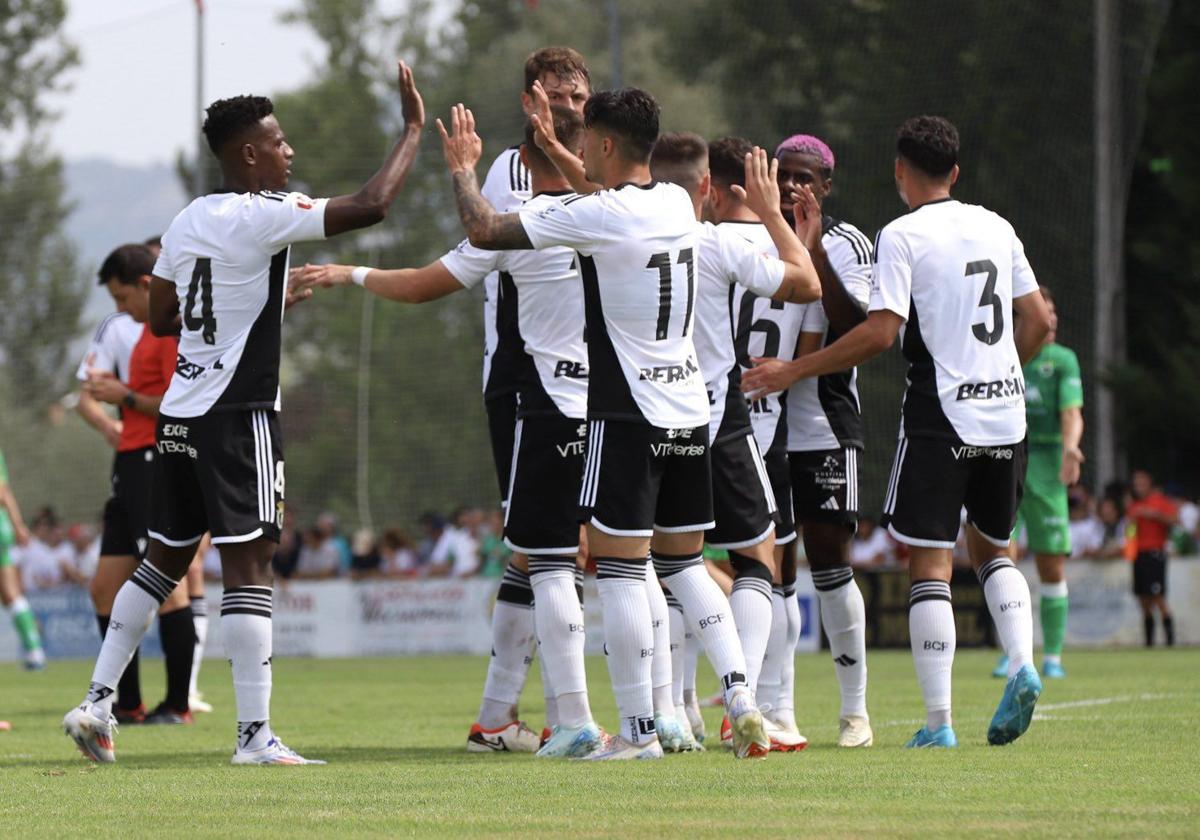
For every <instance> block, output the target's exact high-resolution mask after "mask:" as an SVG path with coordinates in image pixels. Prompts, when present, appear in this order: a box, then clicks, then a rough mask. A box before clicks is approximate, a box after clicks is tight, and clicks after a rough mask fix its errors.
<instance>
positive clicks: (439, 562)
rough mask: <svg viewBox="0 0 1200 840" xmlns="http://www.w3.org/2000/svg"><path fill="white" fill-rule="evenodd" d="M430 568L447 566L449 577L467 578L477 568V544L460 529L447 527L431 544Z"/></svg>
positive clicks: (468, 534)
mask: <svg viewBox="0 0 1200 840" xmlns="http://www.w3.org/2000/svg"><path fill="white" fill-rule="evenodd" d="M429 565H430V566H443V567H445V566H449V567H450V572H449V575H450V576H451V577H467V576H468V575H472V574H474V573H475V571H476V570H477V569H478V568H479V544H478V543H476V542H475V538H474V537H472V536H471V535H470V533H468V532H467V531H464V530H462V529H461V528H455V527H454V526H452V525H447V526H446V528H445V529H444V530H443V531H442V534H441V536H439V537H438V540H437V542H436V543H434V544H433V551H432V552H431V553H430V555H429Z"/></svg>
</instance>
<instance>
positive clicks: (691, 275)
mask: <svg viewBox="0 0 1200 840" xmlns="http://www.w3.org/2000/svg"><path fill="white" fill-rule="evenodd" d="M675 263H676V264H677V265H686V266H687V311H686V312H685V313H684V316H683V332H682V333H681V335H687V334H688V324H690V323H691V322H692V309H693V307H694V306H695V304H696V271H695V264H694V261H693V260H692V249H691V248H682V249H680V251H679V259H677V260H676V261H675ZM646 268H657V269H658V323H657V324H656V325H655V330H654V340H655V341H663V340H664V339H666V337H667V332H668V328H669V327H670V324H671V285H672V280H673V277H672V274H671V255H670V254H669V253H668V252H666V251H663V252H662V253H661V254H655V255H654V256H652V257H650V262H648V263H646Z"/></svg>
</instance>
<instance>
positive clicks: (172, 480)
mask: <svg viewBox="0 0 1200 840" xmlns="http://www.w3.org/2000/svg"><path fill="white" fill-rule="evenodd" d="M155 437H156V438H157V440H158V457H157V458H155V460H154V501H153V504H152V505H151V508H150V528H149V531H150V536H151V537H152V538H153V539H156V540H158V541H159V542H161V543H163V544H165V545H169V546H174V547H181V546H188V545H192V544H194V543H195V542H196V541H197V540H199V539H200V537H202V536H203V535H204V532H205V531H209V532H211V533H212V541H213V544H214V545H221V544H222V543H241V542H249V541H250V540H253V539H257V538H259V537H266V538H267V539H269V540H272V541H274V542H279V529H280V527H281V526H282V525H283V491H284V479H283V443H282V439H281V437H280V434H279V417H278V415H277V414H276V413H275V412H274V411H269V410H265V409H256V410H253V411H249V410H247V411H218V412H213V413H211V414H205V415H202V416H200V417H187V418H183V419H176V418H173V417H167V416H165V415H161V414H160V415H159V417H158V431H157V434H156V435H155Z"/></svg>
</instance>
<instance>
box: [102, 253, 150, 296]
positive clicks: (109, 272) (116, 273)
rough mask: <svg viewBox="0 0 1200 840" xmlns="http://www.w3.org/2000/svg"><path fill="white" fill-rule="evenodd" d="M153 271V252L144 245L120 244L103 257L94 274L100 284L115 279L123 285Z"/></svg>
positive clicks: (129, 284)
mask: <svg viewBox="0 0 1200 840" xmlns="http://www.w3.org/2000/svg"><path fill="white" fill-rule="evenodd" d="M153 273H154V252H153V251H151V250H150V249H149V248H147V247H146V246H145V245H136V244H129V245H122V246H121V247H119V248H117V249H116V250H115V251H113V252H112V253H111V254H109V255H108V256H107V257H105V258H104V262H102V263H100V270H99V271H98V272H96V276H97V277H99V278H100V285H101V286H107V285H108V281H109V280H116V281H117V282H118V283H120V284H122V285H125V286H132V285H134V284H135V283H137V281H138V278H139V277H143V276H145V275H147V274H153Z"/></svg>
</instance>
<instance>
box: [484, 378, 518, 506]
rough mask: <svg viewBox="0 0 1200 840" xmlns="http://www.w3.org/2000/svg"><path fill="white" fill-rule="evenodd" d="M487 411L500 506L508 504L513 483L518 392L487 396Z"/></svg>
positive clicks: (485, 407)
mask: <svg viewBox="0 0 1200 840" xmlns="http://www.w3.org/2000/svg"><path fill="white" fill-rule="evenodd" d="M483 407H484V410H485V411H486V412H487V423H488V435H489V436H490V437H491V439H492V460H493V461H494V462H495V464H496V480H497V481H498V482H499V484H500V506H501V507H504V506H505V505H507V504H508V485H509V484H510V483H511V482H510V478H511V475H512V464H513V442H514V440H515V434H516V428H517V395H516V392H513V393H509V394H500V395H499V396H495V397H487V398H485V399H484V402H483Z"/></svg>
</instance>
